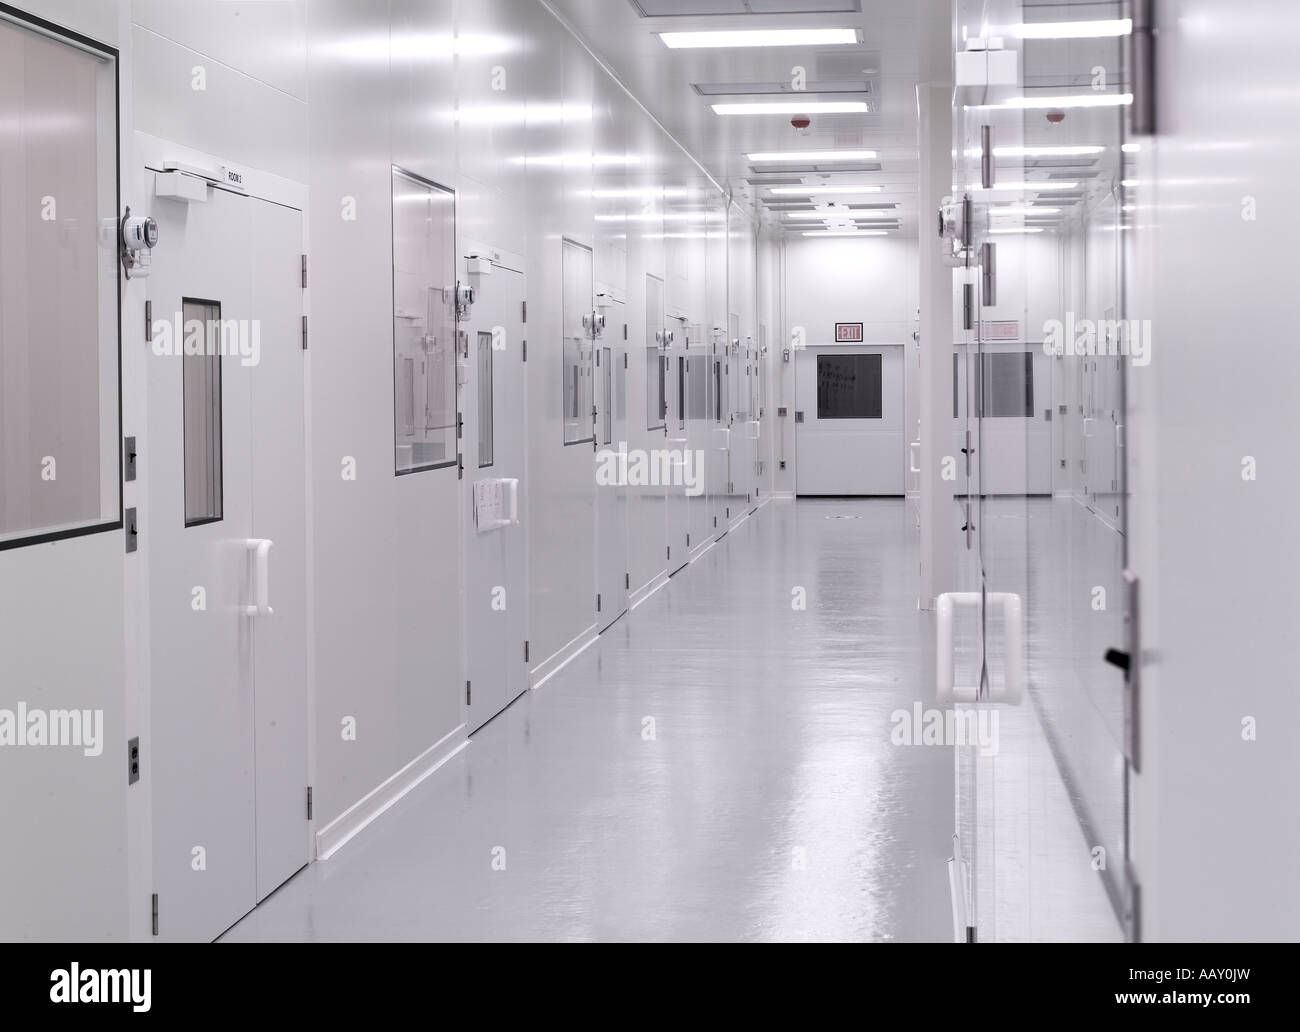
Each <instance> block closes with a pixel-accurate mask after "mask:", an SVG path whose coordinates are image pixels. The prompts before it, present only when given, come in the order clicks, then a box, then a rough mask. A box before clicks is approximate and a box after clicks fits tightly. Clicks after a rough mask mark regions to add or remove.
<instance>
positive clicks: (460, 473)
mask: <svg viewBox="0 0 1300 1032" xmlns="http://www.w3.org/2000/svg"><path fill="white" fill-rule="evenodd" d="M456 479H457V480H463V479H465V457H464V456H463V455H461V454H460V452H457V453H456Z"/></svg>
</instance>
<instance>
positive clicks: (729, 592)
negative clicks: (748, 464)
mask: <svg viewBox="0 0 1300 1032" xmlns="http://www.w3.org/2000/svg"><path fill="white" fill-rule="evenodd" d="M836 516H850V517H853V518H850V519H833V518H832V519H828V518H827V517H836ZM909 519H910V517H909V516H908V514H907V512H906V509H905V507H904V505H903V503H902V502H901V501H896V500H879V501H874V500H866V501H863V500H854V501H801V502H798V503H793V502H774V503H772V504H769V505H768V506H766V507H765V508H763V509H761V510H759V512H758V513H757V514H756V515H754V516H753V517H751V518H750V519H748V520H747V521H745V522H744V523H743V524H742V525H741V526H740V527H738V528H737V529H736V530H734V531H732V532H731V533H730V534H729V535H727V536H726V537H724V538H723V539H722V541H721V542H719V543H718V544H717V545H716V546H715V547H714V548H712V549H711V550H710V551H708V552H706V553H705V554H704V555H703V556H701V557H700V558H699V559H698V560H697V561H696V562H695V563H693V564H692V565H691V566H689V567H688V568H687V569H685V570H683V571H682V572H681V573H679V574H678V575H677V576H676V577H674V578H673V580H672V581H671V583H670V584H669V585H668V586H667V587H665V588H664V589H662V590H661V591H659V592H658V593H657V594H656V595H654V596H653V597H652V598H650V599H649V600H647V601H646V602H645V603H644V604H643V605H642V606H641V607H640V608H638V609H637V610H636V611H635V612H634V613H631V614H629V615H628V616H625V617H624V618H623V619H622V620H620V621H619V622H618V623H616V624H614V625H613V626H612V627H611V628H609V629H608V630H607V631H606V632H605V634H604V635H602V637H601V639H600V641H599V642H598V643H597V644H596V645H593V646H592V647H591V648H590V649H588V650H587V651H586V652H585V653H583V654H582V655H581V656H580V657H579V658H578V659H576V660H575V661H574V662H573V663H571V664H570V665H569V666H568V667H566V668H564V669H563V670H562V671H561V672H560V673H559V674H557V675H556V676H555V677H554V678H552V679H551V680H550V681H549V682H547V683H546V684H545V685H544V686H542V687H541V688H540V689H539V690H537V691H535V692H530V693H528V694H526V695H525V696H524V697H523V698H521V699H520V700H519V701H517V702H516V703H515V704H514V705H513V706H511V707H510V708H509V709H507V710H506V711H505V712H504V713H503V714H502V715H501V716H499V717H497V718H496V719H495V720H494V721H492V722H491V723H489V724H488V725H487V726H486V727H484V728H483V729H482V730H480V731H479V732H478V733H476V734H475V735H474V736H473V738H472V740H471V744H470V745H469V747H468V748H466V749H465V750H464V751H462V752H461V753H460V754H458V755H457V756H456V757H454V758H453V759H452V760H451V761H450V762H448V763H447V764H446V765H445V766H443V767H442V768H441V769H440V770H438V771H437V772H435V773H434V774H433V775H432V776H431V777H430V778H429V779H427V780H426V781H425V782H424V783H423V784H421V785H420V786H419V787H418V788H417V789H416V790H415V791H414V792H412V793H411V794H410V795H408V796H407V797H406V798H405V799H404V800H402V802H400V803H399V804H398V805H397V806H395V807H394V808H393V809H391V810H389V811H388V813H386V814H384V815H383V816H382V817H381V818H380V819H379V820H378V821H376V822H375V823H374V824H372V825H371V826H370V827H369V828H368V829H366V830H365V831H364V832H362V833H361V834H360V835H359V836H358V837H357V838H356V839H354V840H353V841H352V842H351V843H349V844H348V845H347V846H345V847H344V848H343V849H342V850H341V851H340V852H339V853H337V854H336V855H335V856H334V857H333V858H331V859H330V860H328V861H324V862H321V863H317V864H313V865H312V866H310V867H308V868H307V869H305V870H304V871H303V872H301V873H300V874H299V875H297V876H296V877H295V878H294V879H293V880H291V881H290V882H289V883H287V884H286V885H285V886H283V887H282V888H281V889H280V890H279V891H278V892H276V893H275V894H274V895H273V896H271V897H270V898H269V899H268V900H267V901H266V902H264V903H263V904H262V906H260V907H259V908H258V909H257V910H255V911H254V912H253V913H252V914H250V915H249V916H248V917H246V918H245V919H244V920H243V921H241V922H240V923H239V924H238V925H236V926H235V927H234V928H233V929H231V931H230V932H228V933H227V934H226V936H225V937H224V938H225V940H226V941H253V940H330V941H335V940H398V941H409V940H427V939H451V940H479V939H486V940H598V941H606V940H683V939H685V940H724V941H725V940H863V939H879V940H888V939H892V940H941V941H945V940H946V941H950V939H951V927H952V925H951V904H950V898H949V890H948V882H947V871H946V866H945V861H946V859H947V858H948V856H949V855H951V831H952V827H953V805H954V804H953V776H954V775H953V755H952V750H951V749H946V748H943V747H924V746H910V747H909V746H902V747H900V746H895V745H893V744H891V742H890V731H891V729H892V727H893V724H892V723H891V719H890V715H891V713H892V712H893V711H895V710H897V709H909V710H910V709H911V708H912V706H913V703H914V702H916V701H918V700H920V701H922V702H923V703H925V704H927V705H932V704H933V703H932V702H931V701H930V696H929V694H928V693H927V692H925V691H923V690H922V689H921V687H920V686H921V685H930V684H932V683H933V674H932V672H927V671H923V670H921V669H920V667H919V664H920V663H921V657H923V656H928V655H931V654H932V651H933V645H932V638H928V637H927V634H932V631H930V630H929V626H930V625H929V617H927V616H925V615H923V614H921V613H919V612H917V610H916V604H915V585H916V566H917V556H916V553H915V547H914V546H913V544H912V543H911V539H912V537H913V535H912V534H911V533H909V530H908V524H907V521H908V520H909ZM796 587H801V588H804V589H805V590H806V593H807V609H806V610H796V609H794V608H792V605H791V600H792V597H793V596H792V592H793V589H795V588H796ZM647 718H652V719H653V729H654V735H653V738H647V737H646V733H645V728H647V727H648V726H649V725H648V723H647ZM502 850H503V851H504V853H502V852H501V851H502ZM502 856H504V861H505V865H504V866H505V869H504V870H499V869H497V868H499V867H500V866H501V863H500V859H501V858H502ZM494 859H495V860H496V861H497V862H496V863H495V864H494Z"/></svg>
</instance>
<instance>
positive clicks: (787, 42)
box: [659, 29, 858, 50]
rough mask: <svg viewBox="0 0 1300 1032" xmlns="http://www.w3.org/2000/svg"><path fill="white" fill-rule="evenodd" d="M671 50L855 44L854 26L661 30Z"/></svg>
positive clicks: (661, 35) (665, 42)
mask: <svg viewBox="0 0 1300 1032" xmlns="http://www.w3.org/2000/svg"><path fill="white" fill-rule="evenodd" d="M659 38H660V39H661V40H663V43H664V46H666V47H668V48H669V49H671V50H686V49H694V48H698V47H809V46H835V45H837V44H843V43H856V42H857V41H858V33H857V30H856V29H739V30H736V31H731V30H726V31H722V32H661V33H659Z"/></svg>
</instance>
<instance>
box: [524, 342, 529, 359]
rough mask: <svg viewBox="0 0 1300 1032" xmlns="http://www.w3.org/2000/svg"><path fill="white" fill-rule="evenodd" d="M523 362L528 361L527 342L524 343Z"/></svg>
mask: <svg viewBox="0 0 1300 1032" xmlns="http://www.w3.org/2000/svg"><path fill="white" fill-rule="evenodd" d="M524 361H525V362H527V361H528V341H527V340H525V341H524Z"/></svg>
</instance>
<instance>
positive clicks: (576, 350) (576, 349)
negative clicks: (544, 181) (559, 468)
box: [560, 240, 595, 444]
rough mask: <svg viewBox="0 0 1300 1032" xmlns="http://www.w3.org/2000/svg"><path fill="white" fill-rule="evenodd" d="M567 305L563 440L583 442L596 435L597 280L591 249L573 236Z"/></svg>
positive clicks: (566, 270) (567, 246) (566, 269)
mask: <svg viewBox="0 0 1300 1032" xmlns="http://www.w3.org/2000/svg"><path fill="white" fill-rule="evenodd" d="M561 275H562V278H563V283H562V287H563V292H564V305H563V310H562V311H561V314H560V318H561V332H562V333H563V335H564V337H563V346H562V348H561V360H562V362H563V370H564V443H565V444H583V443H590V442H591V441H593V440H594V439H595V427H594V426H593V423H592V406H593V405H594V403H595V402H594V394H595V391H594V386H593V384H592V375H593V367H594V365H595V358H594V355H593V351H594V348H593V344H592V337H591V324H590V320H591V318H592V315H593V313H594V307H593V303H594V301H595V296H594V290H595V281H594V280H593V279H592V260H591V250H590V249H589V248H587V247H584V246H583V245H581V244H576V243H574V242H573V241H572V240H565V241H564V253H563V267H562V270H561Z"/></svg>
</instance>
